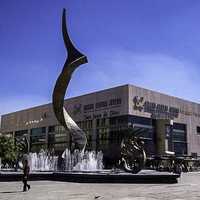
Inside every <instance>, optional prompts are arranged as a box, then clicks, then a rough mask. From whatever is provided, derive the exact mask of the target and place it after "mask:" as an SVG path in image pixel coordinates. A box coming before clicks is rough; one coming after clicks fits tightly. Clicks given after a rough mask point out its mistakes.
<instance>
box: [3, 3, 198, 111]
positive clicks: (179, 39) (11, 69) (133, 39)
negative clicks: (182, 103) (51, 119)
mask: <svg viewBox="0 0 200 200" xmlns="http://www.w3.org/2000/svg"><path fill="white" fill-rule="evenodd" d="M62 8H66V9H67V21H68V28H69V32H70V36H71V38H72V40H73V41H74V43H75V44H76V46H77V47H78V48H79V49H80V50H81V51H82V52H83V53H84V54H86V55H87V57H88V60H89V63H88V64H86V65H82V66H81V67H80V68H79V69H78V70H77V71H76V72H75V74H74V76H73V78H72V80H71V82H70V85H69V88H68V92H67V96H66V97H72V96H76V95H81V94H84V93H89V92H92V91H96V90H101V89H105V88H109V87H114V86H118V85H121V84H127V83H130V84H134V85H137V86H141V87H145V88H148V89H152V90H156V91H159V92H162V93H167V94H170V95H173V96H177V97H181V98H184V99H188V100H191V101H195V102H200V101H199V99H200V92H199V74H200V73H199V72H200V68H199V66H200V48H199V46H200V21H199V19H200V12H199V10H200V1H198V0H192V1H189V0H162V1H161V0H118V1H116V0H109V1H108V0H101V1H98V0H59V1H49V0H0V72H1V73H0V115H1V114H5V113H8V112H13V111H17V110H20V109H24V108H29V107H32V106H37V105H40V104H44V103H49V102H51V96H52V90H53V87H54V84H55V81H56V79H57V77H58V74H59V73H60V71H61V69H62V67H63V63H64V61H65V58H66V50H65V47H64V43H63V40H62V34H61V15H62Z"/></svg>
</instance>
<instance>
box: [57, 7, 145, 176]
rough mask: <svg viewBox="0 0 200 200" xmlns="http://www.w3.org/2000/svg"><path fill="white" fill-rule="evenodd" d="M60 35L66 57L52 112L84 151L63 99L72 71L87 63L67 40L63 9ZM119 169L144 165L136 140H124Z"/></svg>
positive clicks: (81, 133)
mask: <svg viewBox="0 0 200 200" xmlns="http://www.w3.org/2000/svg"><path fill="white" fill-rule="evenodd" d="M62 34H63V39H64V43H65V47H66V49H67V52H68V57H67V59H66V61H65V64H64V67H63V70H62V72H61V74H60V75H59V77H58V79H57V81H56V85H55V88H54V91H53V110H54V113H55V116H56V118H57V120H58V122H59V123H60V124H61V125H62V126H64V128H65V129H66V130H68V132H69V134H70V136H71V139H72V141H70V142H73V143H74V144H75V146H76V147H78V149H79V150H81V151H84V149H85V146H86V144H87V138H86V135H85V133H84V131H83V130H81V129H80V128H79V127H78V125H77V124H76V123H75V122H74V121H73V119H72V118H71V117H70V116H69V114H68V113H67V111H66V109H65V107H64V97H65V93H66V90H67V86H68V84H69V81H70V79H71V76H72V73H73V72H74V70H75V69H76V68H77V67H78V66H80V65H81V64H85V63H87V57H86V56H85V55H83V54H82V53H80V52H79V51H78V50H77V49H76V48H75V47H74V45H73V43H72V41H71V40H70V38H69V35H68V32H67V28H66V16H65V9H64V10H63V15H62ZM120 148H121V149H120V152H121V155H119V156H120V157H121V159H120V161H121V162H120V163H121V167H122V168H124V169H125V170H126V171H128V172H132V173H137V172H138V171H140V170H141V168H142V167H143V165H144V163H145V159H146V155H145V152H144V148H143V146H142V145H141V144H140V143H139V142H138V140H136V138H134V139H133V138H128V139H127V138H125V139H124V140H123V142H122V144H121V147H120Z"/></svg>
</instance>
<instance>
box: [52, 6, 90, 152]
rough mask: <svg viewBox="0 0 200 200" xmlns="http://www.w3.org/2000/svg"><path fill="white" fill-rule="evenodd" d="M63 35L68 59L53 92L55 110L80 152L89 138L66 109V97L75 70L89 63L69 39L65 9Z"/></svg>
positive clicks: (59, 120)
mask: <svg viewBox="0 0 200 200" xmlns="http://www.w3.org/2000/svg"><path fill="white" fill-rule="evenodd" d="M62 34H63V39H64V43H65V47H66V49H67V52H68V57H67V59H66V61H65V64H64V67H63V70H62V72H61V74H60V75H59V77H58V79H57V81H56V85H55V88H54V91H53V110H54V113H55V116H56V118H57V120H58V122H59V123H60V124H61V125H62V126H64V127H65V129H66V130H68V131H69V133H70V136H71V137H72V138H71V139H72V141H71V142H73V143H74V144H75V145H76V146H77V147H78V148H79V149H80V150H84V148H85V146H86V143H87V138H86V135H85V133H84V132H83V130H81V129H80V128H79V127H78V125H77V124H76V123H75V122H74V121H73V119H72V118H71V117H70V116H69V114H68V113H67V111H66V109H65V107H64V97H65V93H66V89H67V86H68V84H69V81H70V79H71V76H72V73H73V72H74V70H75V69H76V68H77V67H78V66H80V65H81V64H85V63H87V57H86V56H85V55H83V54H82V53H80V52H79V51H78V50H77V49H76V48H75V47H74V45H73V43H72V41H71V40H70V38H69V35H68V32H67V27H66V16H65V9H63V15H62Z"/></svg>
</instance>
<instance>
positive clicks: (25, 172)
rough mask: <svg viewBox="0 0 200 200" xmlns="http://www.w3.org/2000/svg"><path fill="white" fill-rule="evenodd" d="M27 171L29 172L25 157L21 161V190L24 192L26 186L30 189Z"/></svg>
mask: <svg viewBox="0 0 200 200" xmlns="http://www.w3.org/2000/svg"><path fill="white" fill-rule="evenodd" d="M29 172H30V167H29V165H28V160H27V159H25V160H24V162H23V179H22V181H23V184H24V187H23V192H26V191H27V188H28V190H30V188H31V186H30V185H29V184H28V183H27V181H28V176H29Z"/></svg>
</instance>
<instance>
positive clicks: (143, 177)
mask: <svg viewBox="0 0 200 200" xmlns="http://www.w3.org/2000/svg"><path fill="white" fill-rule="evenodd" d="M179 177H180V175H179V174H174V173H168V172H158V171H153V170H142V171H141V172H139V173H138V174H131V173H126V172H123V171H118V172H113V171H112V170H102V171H95V172H94V171H91V172H89V171H84V172H83V171H74V172H73V171H66V172H32V173H31V174H30V177H29V180H30V181H36V180H37V181H38V180H51V181H65V182H78V183H177V182H178V181H177V179H178V178H179ZM21 180H22V173H21V172H1V173H0V182H5V181H21Z"/></svg>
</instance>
